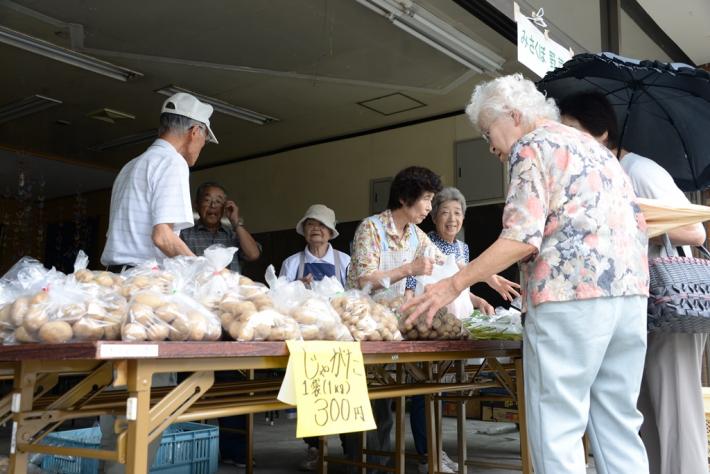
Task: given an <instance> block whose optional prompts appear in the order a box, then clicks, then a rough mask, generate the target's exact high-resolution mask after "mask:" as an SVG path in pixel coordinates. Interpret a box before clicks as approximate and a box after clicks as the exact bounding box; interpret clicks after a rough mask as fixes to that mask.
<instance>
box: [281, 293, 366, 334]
mask: <svg viewBox="0 0 710 474" xmlns="http://www.w3.org/2000/svg"><path fill="white" fill-rule="evenodd" d="M291 317H292V318H293V319H295V320H296V322H297V323H298V326H299V328H300V329H301V336H302V337H303V340H305V341H352V340H353V336H352V335H351V334H350V331H349V330H348V328H347V327H345V325H344V324H343V323H342V322H341V321H340V316H339V315H338V313H336V312H335V310H334V309H333V307H332V306H331V305H330V303H328V301H327V300H324V299H321V298H308V299H306V300H305V301H304V302H303V303H301V304H300V305H298V306H296V307H295V308H293V309H292V310H291Z"/></svg>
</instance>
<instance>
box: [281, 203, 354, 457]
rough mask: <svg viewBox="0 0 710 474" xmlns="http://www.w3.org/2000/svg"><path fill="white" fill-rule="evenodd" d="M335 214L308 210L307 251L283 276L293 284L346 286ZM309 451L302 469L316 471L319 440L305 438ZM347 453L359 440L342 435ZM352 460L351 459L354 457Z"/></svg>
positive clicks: (317, 207) (302, 229)
mask: <svg viewBox="0 0 710 474" xmlns="http://www.w3.org/2000/svg"><path fill="white" fill-rule="evenodd" d="M335 223H336V221H335V212H333V210H332V209H330V208H329V207H327V206H324V205H323V204H314V205H312V206H311V207H309V208H308V210H307V211H306V214H305V215H304V216H303V218H302V219H301V220H300V221H298V224H296V232H298V233H299V234H300V235H302V236H303V238H304V239H306V248H305V249H303V250H302V251H300V252H298V253H295V254H293V255H291V256H290V257H288V258H287V259H286V260H284V262H283V264H282V265H281V272H280V274H279V275H280V276H284V277H286V278H287V279H288V280H290V281H295V280H301V281H302V282H304V283H305V284H306V286H308V285H309V284H310V283H311V282H313V281H320V280H322V279H323V278H325V277H332V276H334V277H336V278H337V279H338V281H340V283H342V284H343V286H345V275H346V273H347V270H348V265H350V257H349V256H348V254H346V253H343V252H340V251H339V250H335V249H334V248H333V246H332V245H330V241H331V240H332V239H334V238H336V237H337V236H338V231H337V230H336V229H335ZM303 441H305V442H306V444H307V445H308V448H307V449H306V458H305V459H304V460H303V461H302V462H301V464H300V466H299V467H300V469H301V470H303V471H314V470H315V469H316V467H317V466H318V457H319V454H320V453H319V451H318V438H317V437H312V438H303ZM340 441H341V443H342V445H343V451H344V452H345V454H346V455H348V453H353V454H352V456H354V455H355V453H356V451H357V450H358V446H357V444H353V443H357V441H358V440H357V436H355V435H349V434H345V435H340ZM352 456H350V457H352Z"/></svg>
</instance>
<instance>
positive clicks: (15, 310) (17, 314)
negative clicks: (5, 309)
mask: <svg viewBox="0 0 710 474" xmlns="http://www.w3.org/2000/svg"><path fill="white" fill-rule="evenodd" d="M29 308H30V299H29V298H27V297H25V296H21V297H20V298H17V299H16V300H15V302H14V303H13V304H12V309H11V310H10V320H11V321H12V324H14V325H15V326H22V321H24V319H25V314H26V313H27V310H28V309H29Z"/></svg>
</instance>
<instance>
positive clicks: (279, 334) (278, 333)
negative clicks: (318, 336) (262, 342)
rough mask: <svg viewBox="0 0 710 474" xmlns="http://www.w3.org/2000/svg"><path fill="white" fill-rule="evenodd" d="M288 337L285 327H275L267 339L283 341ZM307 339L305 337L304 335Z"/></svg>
mask: <svg viewBox="0 0 710 474" xmlns="http://www.w3.org/2000/svg"><path fill="white" fill-rule="evenodd" d="M285 338H286V330H285V329H284V328H283V327H279V326H277V327H274V328H271V332H270V333H269V337H268V338H267V340H269V341H283V340H285ZM304 339H305V337H304Z"/></svg>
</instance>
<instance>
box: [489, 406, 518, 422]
mask: <svg viewBox="0 0 710 474" xmlns="http://www.w3.org/2000/svg"><path fill="white" fill-rule="evenodd" d="M481 419H482V420H483V421H499V422H507V423H517V422H518V410H517V409H513V408H503V407H489V406H486V407H482V409H481Z"/></svg>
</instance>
